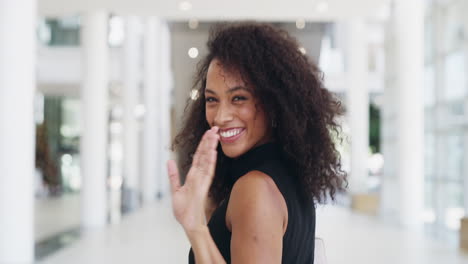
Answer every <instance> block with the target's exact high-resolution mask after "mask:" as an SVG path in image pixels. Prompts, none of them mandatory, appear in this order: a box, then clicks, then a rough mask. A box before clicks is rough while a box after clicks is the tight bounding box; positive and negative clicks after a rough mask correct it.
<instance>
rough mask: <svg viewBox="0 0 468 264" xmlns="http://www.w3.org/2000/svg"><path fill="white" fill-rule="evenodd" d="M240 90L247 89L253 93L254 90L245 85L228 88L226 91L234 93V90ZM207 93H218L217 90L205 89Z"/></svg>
mask: <svg viewBox="0 0 468 264" xmlns="http://www.w3.org/2000/svg"><path fill="white" fill-rule="evenodd" d="M238 90H244V91H247V92H249V93H252V91H251V90H250V89H249V88H247V87H244V86H235V87H232V88H229V90H227V92H226V93H233V92H235V91H238ZM205 93H211V94H216V92H215V91H213V90H210V89H205Z"/></svg>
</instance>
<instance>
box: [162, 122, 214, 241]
mask: <svg viewBox="0 0 468 264" xmlns="http://www.w3.org/2000/svg"><path fill="white" fill-rule="evenodd" d="M218 130H219V128H218V127H213V128H211V129H210V130H208V131H206V132H205V134H204V135H203V138H202V140H201V141H200V144H199V145H198V148H197V151H196V152H195V155H194V157H193V161H192V167H191V168H190V170H189V172H188V174H187V177H186V180H185V183H184V185H183V186H181V185H180V177H179V172H178V170H177V165H176V163H175V161H173V160H170V161H168V162H167V171H168V174H169V179H170V183H171V193H172V209H173V212H174V216H175V218H176V219H177V221H179V223H180V224H181V225H182V226H183V227H184V229H185V231H186V232H191V231H196V230H197V229H198V228H200V227H203V226H206V218H205V202H206V199H207V197H208V191H209V188H210V186H211V183H212V181H213V177H214V171H215V167H216V157H217V151H216V147H217V145H218V141H219V135H218Z"/></svg>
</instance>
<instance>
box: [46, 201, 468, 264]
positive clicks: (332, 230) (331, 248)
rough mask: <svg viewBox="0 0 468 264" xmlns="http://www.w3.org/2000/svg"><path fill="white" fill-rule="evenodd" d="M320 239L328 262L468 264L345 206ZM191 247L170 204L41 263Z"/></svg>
mask: <svg viewBox="0 0 468 264" xmlns="http://www.w3.org/2000/svg"><path fill="white" fill-rule="evenodd" d="M317 215H318V218H317V236H319V237H321V238H323V240H324V242H325V250H326V254H327V259H328V263H330V264H341V263H343V264H344V263H346V264H349V263H356V264H367V263H369V264H370V263H372V264H376V263H379V264H386V263H392V264H395V263H398V264H405V263H408V264H410V263H411V264H423V263H424V264H432V263H434V264H435V263H437V264H440V263H451V264H462V263H467V264H468V255H465V254H463V253H460V252H459V251H458V249H456V248H453V247H448V246H445V245H443V244H441V243H439V242H437V241H433V240H431V239H428V238H427V237H424V236H423V235H418V234H414V233H411V232H405V231H403V230H400V229H398V228H396V227H388V226H386V225H384V224H382V223H381V222H380V221H378V220H376V219H375V218H372V217H367V216H363V215H358V214H355V213H352V212H350V211H349V210H348V209H345V208H341V207H332V206H327V207H320V208H318V209H317ZM189 246H190V245H189V243H188V241H187V239H186V238H185V235H184V232H183V230H182V229H181V228H180V226H179V225H178V224H177V223H176V221H175V220H174V218H173V216H172V214H171V209H170V206H169V204H168V202H167V201H164V202H158V203H155V204H153V205H151V206H147V207H146V208H144V209H141V210H139V211H136V212H134V213H132V214H130V215H128V216H125V217H124V218H123V219H122V222H121V223H119V224H114V225H111V226H109V227H108V228H106V229H105V230H101V231H89V232H87V233H83V234H82V236H81V238H80V239H79V240H78V241H76V242H74V243H72V244H71V245H70V246H69V247H67V248H64V249H62V250H60V251H58V252H56V253H54V254H52V255H51V256H49V257H47V258H46V259H44V260H43V261H40V262H39V263H43V264H62V263H70V264H73V263H77V264H78V263H79V264H82V263H115V264H118V263H122V264H124V263H171V264H172V263H187V253H188V249H189Z"/></svg>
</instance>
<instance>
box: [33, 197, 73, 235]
mask: <svg viewBox="0 0 468 264" xmlns="http://www.w3.org/2000/svg"><path fill="white" fill-rule="evenodd" d="M34 209H35V215H34V222H35V226H34V227H35V230H34V231H35V241H36V242H39V241H43V240H44V239H48V238H50V237H51V236H55V235H57V234H59V233H61V232H64V231H67V230H71V229H75V228H77V227H79V226H80V196H79V194H69V195H62V196H60V197H52V198H37V199H36V200H35V204H34Z"/></svg>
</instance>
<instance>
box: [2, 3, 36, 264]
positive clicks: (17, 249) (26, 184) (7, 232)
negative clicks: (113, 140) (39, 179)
mask: <svg viewBox="0 0 468 264" xmlns="http://www.w3.org/2000/svg"><path fill="white" fill-rule="evenodd" d="M36 12H37V11H36V1H35V0H17V1H13V0H0V263H33V261H34V190H33V185H34V115H33V113H34V109H33V105H34V91H35V85H36V79H35V70H36Z"/></svg>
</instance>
